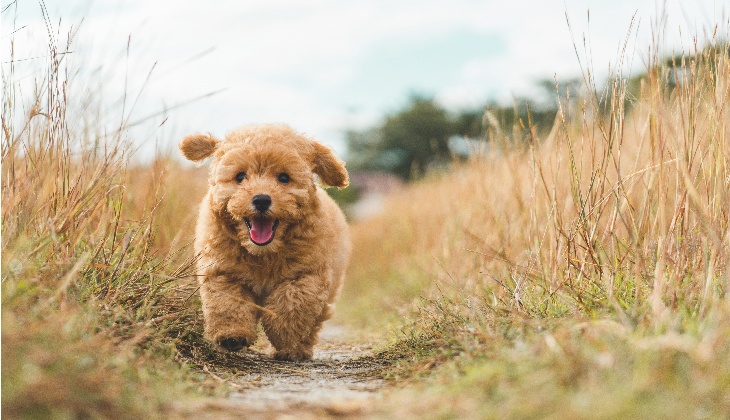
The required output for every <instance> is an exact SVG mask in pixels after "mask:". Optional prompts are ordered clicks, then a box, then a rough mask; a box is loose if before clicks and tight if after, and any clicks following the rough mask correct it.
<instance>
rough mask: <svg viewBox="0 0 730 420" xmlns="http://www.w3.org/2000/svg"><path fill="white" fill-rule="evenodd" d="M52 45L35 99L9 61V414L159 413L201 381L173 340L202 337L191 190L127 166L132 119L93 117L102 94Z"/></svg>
mask: <svg viewBox="0 0 730 420" xmlns="http://www.w3.org/2000/svg"><path fill="white" fill-rule="evenodd" d="M49 30H50V29H49ZM49 38H50V43H49V59H48V62H47V67H46V68H43V69H42V70H43V71H42V72H41V73H39V74H42V75H44V76H42V77H39V78H38V79H37V81H36V83H35V86H34V89H33V94H32V95H31V96H30V97H29V96H28V92H23V91H21V88H20V82H19V81H18V80H21V79H19V78H17V76H16V74H15V72H14V70H15V63H14V62H13V61H12V60H13V57H12V56H11V57H10V62H9V64H8V63H5V64H4V66H5V67H4V72H3V113H2V129H3V133H2V362H3V375H2V389H3V396H2V397H3V398H2V410H3V414H4V415H6V416H9V417H11V418H18V417H32V418H41V417H43V418H47V417H108V418H122V417H130V416H132V415H142V414H144V415H149V414H150V413H154V412H161V410H164V409H165V404H166V403H167V402H168V401H169V400H170V399H172V397H173V396H174V395H175V393H177V392H179V391H181V390H184V389H188V388H191V387H195V386H196V385H195V383H194V382H191V381H189V379H190V378H189V377H188V373H186V372H187V370H186V369H180V366H179V364H178V362H176V361H175V358H179V355H177V354H176V352H175V346H174V344H175V342H177V341H178V340H180V339H182V338H185V337H191V336H193V337H197V336H199V333H200V324H199V323H198V322H197V315H198V314H197V307H196V306H195V304H194V303H195V297H194V292H195V287H193V286H191V284H194V281H193V282H191V281H189V280H190V278H191V277H190V276H191V274H192V261H191V257H190V254H191V252H189V251H188V250H187V249H186V248H185V243H186V241H187V242H189V241H190V240H191V239H190V235H189V233H186V232H187V231H186V229H187V225H185V224H183V223H181V222H184V221H186V220H187V221H188V222H187V223H188V224H191V222H190V221H189V219H190V217H187V216H186V215H187V214H189V212H190V202H189V201H188V200H187V198H186V197H184V196H183V193H184V192H187V193H190V192H194V191H195V184H194V183H191V182H189V180H186V179H176V178H172V179H168V178H166V176H165V174H166V173H167V172H170V171H179V172H181V173H182V170H180V169H179V167H178V166H177V165H175V164H174V162H171V161H166V160H163V159H159V160H158V161H157V162H155V163H154V164H153V165H151V166H150V167H146V168H144V169H140V168H130V167H129V162H128V158H129V155H130V150H131V149H132V144H131V142H130V140H129V139H128V138H127V131H126V126H125V122H124V120H125V119H124V118H121V120H122V123H121V124H120V125H119V126H115V127H109V126H106V125H103V124H102V123H98V122H96V121H98V120H103V118H95V117H98V115H96V114H95V112H96V111H95V108H94V106H93V104H94V103H97V102H98V100H99V98H98V97H95V96H93V95H94V94H93V93H91V94H90V95H91V96H86V95H89V93H88V92H87V93H84V92H85V90H86V89H87V88H89V87H88V86H85V85H84V83H86V82H87V81H85V80H81V81H79V82H80V83H79V85H76V82H77V81H76V80H75V79H74V74H75V73H74V71H72V69H69V68H68V67H67V65H66V61H65V60H64V58H65V57H64V55H63V54H62V53H60V51H66V50H68V48H59V47H58V46H57V45H56V37H55V36H54V34H50V33H49ZM68 38H69V39H71V38H72V36H71V35H69V37H68ZM79 103H80V104H81V105H82V106H78V107H77V106H73V105H78V104H79ZM72 104H73V105H72ZM77 110H78V112H77ZM122 117H124V115H122ZM183 185H184V186H185V188H181V187H182V186H183ZM171 217H172V218H176V220H174V221H170V220H168V219H169V218H171ZM195 339H196V338H190V340H193V341H194V340H195ZM180 361H182V362H184V360H180ZM171 378H173V379H175V380H172V381H171V380H170V379H171ZM182 379H186V380H182Z"/></svg>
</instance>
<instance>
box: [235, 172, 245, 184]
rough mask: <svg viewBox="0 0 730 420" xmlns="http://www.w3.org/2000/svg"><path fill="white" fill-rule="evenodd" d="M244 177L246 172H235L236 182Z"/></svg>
mask: <svg viewBox="0 0 730 420" xmlns="http://www.w3.org/2000/svg"><path fill="white" fill-rule="evenodd" d="M244 179H246V172H239V173H237V174H236V182H238V183H240V182H241V181H243V180H244Z"/></svg>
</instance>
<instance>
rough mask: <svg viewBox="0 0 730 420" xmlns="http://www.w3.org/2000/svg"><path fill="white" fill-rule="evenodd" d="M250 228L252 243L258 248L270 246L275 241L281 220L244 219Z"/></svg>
mask: <svg viewBox="0 0 730 420" xmlns="http://www.w3.org/2000/svg"><path fill="white" fill-rule="evenodd" d="M243 221H244V222H246V226H248V234H249V236H250V237H251V242H253V243H254V244H256V245H258V246H264V245H268V244H269V243H270V242H271V241H273V240H274V234H275V233H276V228H277V227H278V226H279V219H268V218H266V217H253V218H251V219H249V218H247V217H246V218H244V219H243Z"/></svg>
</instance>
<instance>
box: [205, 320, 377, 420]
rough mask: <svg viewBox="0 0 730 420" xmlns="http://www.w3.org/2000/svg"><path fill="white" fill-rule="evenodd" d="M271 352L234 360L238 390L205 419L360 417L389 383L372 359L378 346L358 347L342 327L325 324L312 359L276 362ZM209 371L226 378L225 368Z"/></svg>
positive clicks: (211, 407)
mask: <svg viewBox="0 0 730 420" xmlns="http://www.w3.org/2000/svg"><path fill="white" fill-rule="evenodd" d="M260 341H261V340H260ZM269 350H270V349H267V348H266V347H265V346H262V345H260V344H259V345H257V346H254V348H253V349H252V350H248V351H246V352H241V353H238V354H236V355H235V357H234V358H232V359H230V360H229V361H228V363H229V365H230V367H232V368H234V369H235V370H236V371H237V372H240V373H238V374H236V375H234V376H233V377H231V379H228V380H227V381H228V383H229V385H230V387H231V388H232V389H234V392H232V393H231V394H230V395H229V396H228V398H226V399H225V400H216V401H213V402H211V401H209V402H208V403H207V404H206V407H205V408H204V409H203V410H202V411H203V413H200V412H199V413H198V414H202V416H200V417H202V418H226V417H228V418H234V417H239V418H248V419H257V418H260V419H275V418H287V417H289V416H296V418H297V419H307V418H321V417H327V416H337V417H340V418H342V417H345V418H347V417H360V416H363V415H366V414H367V413H369V412H371V410H372V406H373V403H374V402H375V400H376V399H377V398H379V392H378V391H379V390H380V389H381V388H382V387H383V385H384V383H383V380H382V379H380V378H379V376H378V371H379V370H380V368H381V367H382V363H381V362H379V361H378V360H377V359H376V358H374V357H372V356H373V351H372V347H371V346H369V345H366V344H360V343H356V344H353V341H352V340H350V339H349V338H348V333H347V329H346V328H344V327H342V326H338V325H329V324H326V325H325V328H324V329H323V330H322V332H321V334H320V340H319V344H318V345H317V346H316V347H315V351H314V359H313V360H312V361H308V362H282V361H276V360H273V359H272V358H271V357H270V356H268V355H267V352H268V351H269ZM206 369H207V368H206ZM209 373H211V374H213V375H216V376H226V375H224V374H225V373H226V372H225V368H222V367H220V366H219V367H216V368H210V370H209ZM241 416H242V417H241ZM196 417H197V416H196Z"/></svg>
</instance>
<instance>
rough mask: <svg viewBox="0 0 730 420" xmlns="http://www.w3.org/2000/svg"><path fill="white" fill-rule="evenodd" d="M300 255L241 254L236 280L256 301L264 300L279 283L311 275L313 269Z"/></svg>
mask: <svg viewBox="0 0 730 420" xmlns="http://www.w3.org/2000/svg"><path fill="white" fill-rule="evenodd" d="M303 260H304V259H303V258H302V256H301V255H299V256H295V255H282V254H277V255H262V256H257V255H251V254H245V253H244V254H242V255H241V256H240V258H239V259H238V266H237V267H236V268H237V271H238V273H240V274H238V275H237V276H236V277H237V278H236V280H237V281H238V282H240V283H241V285H242V286H243V287H245V288H246V289H248V290H249V291H250V292H252V293H253V294H254V295H255V296H256V298H257V299H265V298H266V296H268V295H269V293H271V291H272V290H273V289H274V288H275V287H276V286H278V285H279V284H281V283H285V282H293V281H297V280H298V279H300V278H302V277H303V276H307V275H310V274H312V273H313V268H312V267H311V266H307V265H306V264H304V262H303Z"/></svg>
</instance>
